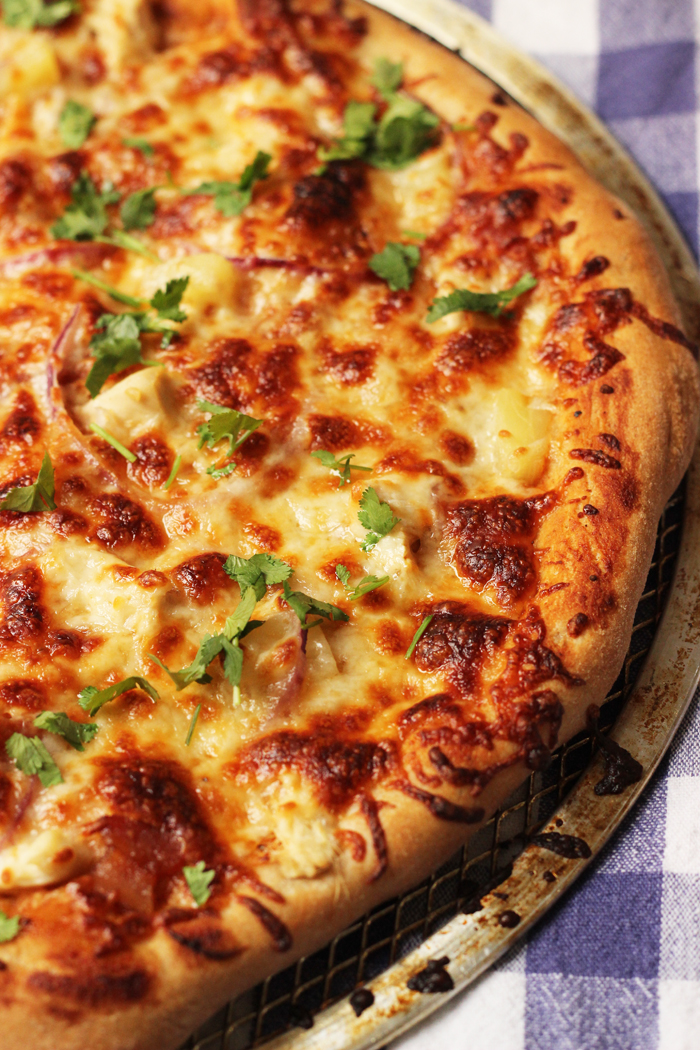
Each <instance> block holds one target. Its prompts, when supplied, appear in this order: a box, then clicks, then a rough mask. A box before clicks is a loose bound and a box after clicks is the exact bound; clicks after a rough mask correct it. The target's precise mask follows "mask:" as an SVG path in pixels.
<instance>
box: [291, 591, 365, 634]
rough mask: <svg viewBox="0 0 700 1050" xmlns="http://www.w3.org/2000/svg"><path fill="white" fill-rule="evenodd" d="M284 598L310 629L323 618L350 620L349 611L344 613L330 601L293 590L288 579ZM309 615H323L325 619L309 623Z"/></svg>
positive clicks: (302, 623) (301, 621)
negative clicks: (320, 599)
mask: <svg viewBox="0 0 700 1050" xmlns="http://www.w3.org/2000/svg"><path fill="white" fill-rule="evenodd" d="M284 600H285V601H286V603H287V605H288V606H289V607H290V609H293V610H294V612H295V613H296V614H297V616H298V617H299V623H300V624H301V626H302V627H303V628H304V630H308V629H309V628H311V627H318V625H319V624H320V623H323V620H324V619H325V620H349V619H350V617H349V616H348V614H347V613H344V612H343V610H342V609H339V608H338V606H337V605H331V603H330V602H321V601H319V600H318V599H317V598H312V597H311V596H310V595H308V594H304V593H303V591H293V590H292V589H291V588H290V586H289V583H288V582H287V580H285V581H284ZM307 616H321V617H323V619H321V620H314V622H313V623H309V622H308V620H307V619H306V617H307Z"/></svg>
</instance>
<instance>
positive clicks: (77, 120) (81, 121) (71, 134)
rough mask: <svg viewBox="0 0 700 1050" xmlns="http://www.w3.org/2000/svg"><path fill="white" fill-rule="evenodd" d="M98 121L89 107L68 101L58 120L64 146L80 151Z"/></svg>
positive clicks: (71, 100)
mask: <svg viewBox="0 0 700 1050" xmlns="http://www.w3.org/2000/svg"><path fill="white" fill-rule="evenodd" d="M54 6H55V5H54ZM96 120H97V117H96V116H95V114H94V113H92V112H91V111H90V110H89V109H88V108H87V106H83V105H81V104H80V102H75V101H74V100H73V99H68V101H67V102H66V104H65V106H64V107H63V109H62V110H61V115H60V117H59V118H58V133H59V135H60V136H61V141H62V142H63V145H64V146H66V147H67V148H68V149H80V147H81V146H82V144H83V143H84V142H85V140H86V138H87V137H88V135H89V134H90V132H91V131H92V128H93V126H94V124H95V122H96Z"/></svg>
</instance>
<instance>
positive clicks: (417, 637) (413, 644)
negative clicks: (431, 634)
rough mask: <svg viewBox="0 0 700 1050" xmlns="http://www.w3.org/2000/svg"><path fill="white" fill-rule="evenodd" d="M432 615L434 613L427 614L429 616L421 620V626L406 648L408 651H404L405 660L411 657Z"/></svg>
mask: <svg viewBox="0 0 700 1050" xmlns="http://www.w3.org/2000/svg"><path fill="white" fill-rule="evenodd" d="M434 615H435V614H434V613H429V615H428V616H426V617H425V618H424V619H423V622H422V624H421V625H420V627H419V628H418V630H417V631H416V633H415V634H414V635H413V641H412V642H411V644H410V645H409V647H408V649H407V651H406V655H405V657H404V659H405V660H410V659H411V657H412V656H413V652H414V650H415V648H416V646H417V645H418V642H419V641H420V640H421V638H422V637H423V635H424V634H425V632H426V630H427V629H428V624H429V623H430V621H431V620H432V618H433V616H434Z"/></svg>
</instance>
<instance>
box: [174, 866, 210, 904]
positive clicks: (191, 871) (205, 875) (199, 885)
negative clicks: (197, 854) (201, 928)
mask: <svg viewBox="0 0 700 1050" xmlns="http://www.w3.org/2000/svg"><path fill="white" fill-rule="evenodd" d="M182 874H183V875H184V876H185V882H186V883H187V885H188V886H189V890H190V893H191V894H192V896H193V898H194V902H195V904H196V905H197V907H198V908H201V907H202V905H203V904H206V903H207V901H208V900H209V898H210V897H211V890H210V889H209V887H210V886H211V884H212V882H213V880H214V875H215V872H213V871H207V870H206V868H205V865H204V861H203V860H199V861H197V863H196V864H195V865H194V867H191V868H188V867H185V868H183V869H182Z"/></svg>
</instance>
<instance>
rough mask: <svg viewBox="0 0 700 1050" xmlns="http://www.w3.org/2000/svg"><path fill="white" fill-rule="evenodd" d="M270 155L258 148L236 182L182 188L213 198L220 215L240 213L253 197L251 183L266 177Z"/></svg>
mask: <svg viewBox="0 0 700 1050" xmlns="http://www.w3.org/2000/svg"><path fill="white" fill-rule="evenodd" d="M271 160H272V157H271V156H270V154H269V153H263V151H262V150H258V152H257V153H256V155H255V159H254V160H253V162H252V164H248V165H247V166H246V167H245V168H244V169H243V174H242V175H241V177H240V179H239V180H238V182H203V183H202V184H201V185H200V186H196V187H195V188H194V189H191V190H183V192H184V193H186V194H188V195H192V194H195V193H201V194H205V195H206V196H211V197H213V198H214V207H215V208H217V209H218V210H219V211H220V212H221V214H222V215H226V216H231V215H240V214H241V212H242V211H243V209H244V208H246V207H247V206H248V205H249V204H250V202H251V201H252V199H253V185H254V184H255V183H256V182H259V181H260V180H261V179H266V178H267V167H268V164H269V163H270V161H271Z"/></svg>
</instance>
